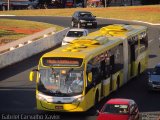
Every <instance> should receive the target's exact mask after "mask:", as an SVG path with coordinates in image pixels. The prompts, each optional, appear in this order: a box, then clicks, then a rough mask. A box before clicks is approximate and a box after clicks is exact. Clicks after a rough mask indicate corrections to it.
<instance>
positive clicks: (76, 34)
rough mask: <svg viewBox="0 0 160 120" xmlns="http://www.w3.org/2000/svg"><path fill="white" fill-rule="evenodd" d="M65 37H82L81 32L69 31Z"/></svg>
mask: <svg viewBox="0 0 160 120" xmlns="http://www.w3.org/2000/svg"><path fill="white" fill-rule="evenodd" d="M66 36H67V37H81V36H83V32H82V31H69V32H68V33H67V35H66Z"/></svg>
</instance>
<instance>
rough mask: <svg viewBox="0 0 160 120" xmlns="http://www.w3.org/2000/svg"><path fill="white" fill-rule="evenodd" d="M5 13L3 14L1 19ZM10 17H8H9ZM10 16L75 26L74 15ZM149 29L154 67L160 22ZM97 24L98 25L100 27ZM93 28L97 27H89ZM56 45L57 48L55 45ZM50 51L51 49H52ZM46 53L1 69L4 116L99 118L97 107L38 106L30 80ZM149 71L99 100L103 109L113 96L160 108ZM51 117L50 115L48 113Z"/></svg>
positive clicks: (146, 109) (148, 109) (159, 52)
mask: <svg viewBox="0 0 160 120" xmlns="http://www.w3.org/2000/svg"><path fill="white" fill-rule="evenodd" d="M1 18H2V17H0V19H1ZM5 18H6V17H5ZM9 18H10V19H21V20H22V19H23V20H32V21H39V22H47V23H51V24H57V25H60V26H64V27H71V25H70V23H71V22H70V21H71V18H68V17H40V16H39V17H36V16H32V17H27V16H23V17H21V16H19V17H9ZM119 23H124V24H141V23H133V22H125V21H118V20H108V19H106V20H102V19H98V28H101V27H103V26H106V25H109V24H119ZM142 25H145V26H147V27H148V29H149V65H148V70H150V69H152V68H153V67H154V65H155V64H157V63H158V62H159V61H160V48H159V45H160V41H159V40H160V39H159V37H160V26H151V25H146V24H142ZM98 28H97V29H98ZM88 29H89V31H90V32H92V31H95V30H96V29H91V28H88ZM53 49H54V48H53ZM48 51H49V50H48ZM42 54H43V53H40V54H38V55H36V56H33V57H30V58H28V59H26V60H24V61H21V62H19V63H17V64H14V65H11V66H9V67H6V68H4V69H1V70H0V113H1V116H0V119H2V117H4V116H2V115H3V114H4V113H5V114H7V113H8V114H10V113H12V114H17V113H21V114H24V113H28V114H39V115H43V117H45V115H52V117H53V116H54V117H55V118H57V119H65V120H71V119H74V120H95V119H96V114H95V111H94V109H91V110H89V111H88V112H86V113H52V112H43V111H37V110H36V102H35V83H34V82H30V81H29V79H28V75H29V71H30V70H32V69H33V68H35V67H36V66H37V64H38V60H39V58H40V56H41V55H42ZM146 80H147V79H146V74H143V75H141V76H140V77H139V78H138V79H133V80H131V81H130V82H128V83H127V84H125V85H124V86H123V87H121V88H120V89H119V91H117V92H114V93H112V94H110V95H109V96H108V97H106V98H105V99H104V100H102V101H101V102H100V104H99V109H100V108H101V106H102V105H103V103H104V102H105V101H106V100H108V99H110V98H117V97H120V98H131V99H134V100H135V101H136V103H137V104H138V107H139V110H140V112H151V111H154V112H155V111H160V104H159V101H160V93H159V92H149V91H148V89H147V83H146V82H147V81H146ZM46 118H47V116H46Z"/></svg>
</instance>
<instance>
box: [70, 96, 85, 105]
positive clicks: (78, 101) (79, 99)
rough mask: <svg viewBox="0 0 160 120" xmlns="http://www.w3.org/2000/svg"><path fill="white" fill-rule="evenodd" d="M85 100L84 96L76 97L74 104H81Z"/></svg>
mask: <svg viewBox="0 0 160 120" xmlns="http://www.w3.org/2000/svg"><path fill="white" fill-rule="evenodd" d="M83 100H84V97H83V96H81V97H79V98H76V99H74V100H73V101H72V104H79V103H80V102H82V101H83Z"/></svg>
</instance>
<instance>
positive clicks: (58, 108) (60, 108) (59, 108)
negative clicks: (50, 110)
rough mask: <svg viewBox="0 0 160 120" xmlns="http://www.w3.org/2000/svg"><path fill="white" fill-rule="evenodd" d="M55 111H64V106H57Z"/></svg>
mask: <svg viewBox="0 0 160 120" xmlns="http://www.w3.org/2000/svg"><path fill="white" fill-rule="evenodd" d="M55 109H56V110H62V109H63V106H55Z"/></svg>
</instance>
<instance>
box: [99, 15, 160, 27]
mask: <svg viewBox="0 0 160 120" xmlns="http://www.w3.org/2000/svg"><path fill="white" fill-rule="evenodd" d="M97 18H99V19H104V20H105V19H106V20H107V19H109V20H120V21H126V22H138V23H145V24H149V25H155V26H159V25H160V23H150V22H144V21H140V20H124V19H115V18H103V17H97Z"/></svg>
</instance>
